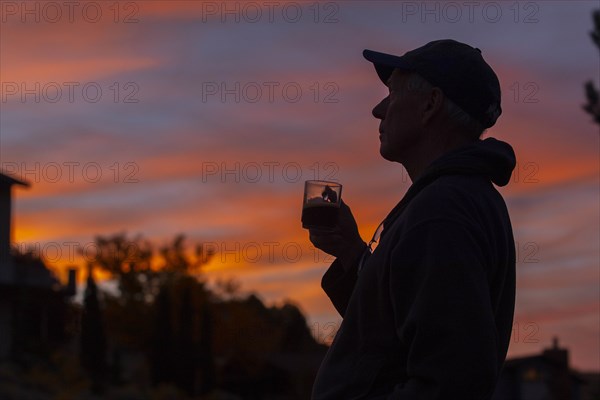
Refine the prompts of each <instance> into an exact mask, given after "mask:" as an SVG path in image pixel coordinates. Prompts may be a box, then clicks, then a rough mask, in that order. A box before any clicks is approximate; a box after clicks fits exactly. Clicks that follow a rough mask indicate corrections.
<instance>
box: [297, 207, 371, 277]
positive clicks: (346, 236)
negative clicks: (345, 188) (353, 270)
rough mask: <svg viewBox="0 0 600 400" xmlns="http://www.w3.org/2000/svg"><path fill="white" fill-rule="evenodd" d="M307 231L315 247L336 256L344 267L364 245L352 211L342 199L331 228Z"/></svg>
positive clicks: (354, 258) (360, 251) (352, 262)
mask: <svg viewBox="0 0 600 400" xmlns="http://www.w3.org/2000/svg"><path fill="white" fill-rule="evenodd" d="M308 231H309V238H310V241H311V243H312V244H313V245H314V246H315V247H316V248H317V249H320V250H323V251H324V252H325V253H327V254H331V255H332V256H335V257H336V258H338V259H339V260H340V262H341V263H342V265H343V266H344V269H348V268H350V267H352V264H354V263H355V262H356V260H357V259H358V257H359V256H360V254H361V253H362V252H363V251H364V249H365V247H366V243H365V242H364V241H363V240H362V238H361V237H360V233H358V225H357V224H356V220H355V219H354V216H353V215H352V211H351V210H350V207H348V206H347V205H346V203H344V201H343V200H342V202H341V205H340V210H339V214H338V220H337V224H336V226H335V228H334V229H333V230H323V229H318V228H311V229H309V230H308Z"/></svg>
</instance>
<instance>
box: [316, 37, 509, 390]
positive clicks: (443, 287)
mask: <svg viewBox="0 0 600 400" xmlns="http://www.w3.org/2000/svg"><path fill="white" fill-rule="evenodd" d="M363 55H364V57H365V58H366V59H367V60H369V61H370V62H372V63H373V64H374V66H375V70H376V72H377V74H378V76H379V78H380V79H381V80H382V81H383V82H384V84H385V85H386V86H387V87H388V88H389V95H388V96H386V97H385V98H384V99H383V100H382V101H381V102H380V103H379V104H377V105H376V106H375V108H374V109H373V116H375V118H377V119H379V120H381V122H380V124H379V139H380V141H381V145H380V154H381V156H382V157H383V158H385V159H386V160H389V161H395V162H398V163H401V164H402V165H403V166H404V167H405V168H406V170H407V171H408V174H409V176H410V178H411V181H412V185H411V186H410V188H409V189H408V191H407V192H406V194H405V196H404V197H403V198H402V200H401V201H400V202H399V203H398V204H397V205H396V206H395V207H394V208H393V209H392V210H391V212H390V213H389V214H388V215H387V217H386V218H385V219H384V221H383V222H382V225H380V227H379V228H378V229H377V232H376V233H375V235H374V237H373V240H371V242H370V243H369V245H367V244H366V243H365V242H364V241H363V240H362V238H361V237H360V235H359V233H358V229H357V225H356V222H355V220H354V217H353V215H352V212H351V211H350V208H349V207H348V206H347V205H346V204H344V203H342V207H341V209H340V214H339V218H338V222H337V226H336V228H335V230H334V231H333V233H332V232H324V231H320V230H318V229H311V230H310V231H309V233H310V240H311V242H312V243H313V244H314V245H315V246H316V247H317V248H319V249H321V250H323V251H325V252H327V253H329V254H331V255H333V256H335V257H336V259H335V261H334V262H333V263H332V265H331V266H330V267H329V269H328V270H327V272H326V273H325V275H324V276H323V279H322V282H321V286H322V288H323V289H324V291H325V292H326V293H327V295H328V296H329V298H330V299H331V301H332V303H333V305H334V306H335V308H336V310H337V311H338V312H339V313H340V315H341V316H342V317H343V322H342V324H341V326H340V328H339V330H338V332H337V334H336V336H335V338H334V340H333V343H332V345H331V347H330V348H329V350H328V352H327V355H326V356H325V358H324V360H323V362H322V364H321V367H320V369H319V373H318V374H317V378H316V380H315V382H314V386H313V399H315V400H350V399H398V400H401V399H407V400H408V399H411V400H413V399H419V400H430V399H445V400H448V399H451V400H453V399H457V400H458V399H460V400H467V399H477V400H480V399H489V398H491V396H492V395H493V392H494V388H495V385H496V382H497V379H498V377H499V374H500V371H501V368H502V365H503V362H504V360H505V357H506V352H507V349H508V344H509V339H510V334H511V329H512V322H513V313H514V301H515V245H514V239H513V233H512V227H511V222H510V218H509V215H508V211H507V209H506V205H505V203H504V200H503V198H502V196H501V195H500V194H499V193H498V191H497V190H496V188H495V187H494V186H493V184H492V183H494V184H496V185H498V186H504V185H506V184H507V183H508V181H509V180H510V177H511V174H512V170H513V169H514V167H515V163H516V161H515V154H514V152H513V149H512V147H511V146H510V145H509V144H507V143H505V142H502V141H500V140H497V139H494V138H492V137H489V138H487V139H485V140H482V139H481V138H480V137H481V135H482V134H483V132H484V131H485V130H486V129H487V128H489V127H491V126H493V125H494V124H495V122H496V120H497V118H498V116H499V115H500V113H501V107H500V84H499V82H498V78H497V77H496V74H495V73H494V71H493V70H492V68H491V67H490V66H489V65H488V64H487V63H486V62H485V61H484V59H483V57H482V55H481V51H480V50H479V49H476V48H473V47H471V46H468V45H466V44H463V43H460V42H457V41H454V40H438V41H434V42H430V43H428V44H426V45H424V46H422V47H420V48H417V49H415V50H412V51H409V52H407V53H405V54H404V55H403V56H394V55H389V54H384V53H379V52H375V51H371V50H365V51H364V52H363ZM376 243H378V245H377V247H376V249H375V244H376ZM372 249H375V250H374V251H371V250H372Z"/></svg>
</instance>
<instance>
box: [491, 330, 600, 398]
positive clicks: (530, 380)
mask: <svg viewBox="0 0 600 400" xmlns="http://www.w3.org/2000/svg"><path fill="white" fill-rule="evenodd" d="M599 375H600V374H598V373H595V374H582V373H580V372H577V371H575V370H573V369H571V368H570V367H569V351H568V350H567V349H565V348H561V347H559V345H558V338H554V339H553V344H552V347H550V348H547V349H544V351H543V352H542V353H541V354H537V355H532V356H527V357H518V358H511V359H508V360H506V362H505V364H504V368H503V370H502V374H501V376H500V380H499V382H498V385H497V387H496V392H495V393H494V396H493V397H492V400H592V399H600V392H598V382H599V380H598V376H599Z"/></svg>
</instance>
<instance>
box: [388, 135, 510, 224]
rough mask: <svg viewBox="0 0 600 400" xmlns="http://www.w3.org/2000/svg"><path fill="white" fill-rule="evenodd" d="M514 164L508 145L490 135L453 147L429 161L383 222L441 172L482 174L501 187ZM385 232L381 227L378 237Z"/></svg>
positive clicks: (508, 179) (398, 212) (395, 216)
mask: <svg viewBox="0 0 600 400" xmlns="http://www.w3.org/2000/svg"><path fill="white" fill-rule="evenodd" d="M516 163H517V161H516V157H515V152H514V151H513V148H512V147H511V145H509V144H508V143H506V142H503V141H501V140H498V139H495V138H493V137H489V138H487V139H484V140H477V141H475V142H473V143H468V144H465V145H463V146H460V147H457V148H456V149H453V150H451V151H449V152H448V153H445V154H443V155H441V156H440V157H439V158H437V159H436V160H434V161H433V162H432V163H431V164H429V166H428V167H427V168H426V169H425V171H424V172H423V174H422V175H421V176H420V177H419V178H417V179H416V180H415V182H413V184H412V185H411V186H410V187H409V188H408V191H407V192H406V194H405V195H404V197H403V198H402V200H400V202H399V203H398V204H397V205H396V207H394V208H393V209H392V211H390V213H389V214H388V215H387V217H386V218H385V220H384V222H383V225H384V227H385V226H388V225H389V224H390V223H391V222H392V221H393V220H394V219H395V218H397V217H398V216H399V215H400V214H401V213H402V211H403V210H404V209H405V208H406V206H407V205H408V203H410V201H411V200H412V199H413V198H414V197H415V196H416V195H417V193H419V192H420V191H421V190H422V189H423V188H424V187H426V186H427V185H429V184H430V183H431V182H433V181H434V180H435V179H436V178H438V177H440V176H442V175H457V174H458V175H482V176H484V177H486V178H487V179H489V180H490V181H492V182H494V183H495V184H496V185H498V186H505V185H506V184H507V183H508V182H509V181H510V177H511V175H512V171H513V169H514V168H515V165H516ZM385 232H386V231H385V229H384V230H383V233H382V236H383V234H385Z"/></svg>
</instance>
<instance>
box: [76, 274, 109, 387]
mask: <svg viewBox="0 0 600 400" xmlns="http://www.w3.org/2000/svg"><path fill="white" fill-rule="evenodd" d="M81 365H82V366H83V368H84V369H85V370H86V371H87V372H88V373H89V375H90V377H91V379H92V391H94V392H96V393H102V391H103V385H104V382H103V381H104V376H105V373H106V336H105V332H104V323H103V320H102V311H101V309H100V302H99V300H98V288H97V286H96V282H95V281H94V276H93V273H92V267H91V266H88V277H87V286H86V288H85V294H84V300H83V315H82V317H81Z"/></svg>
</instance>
